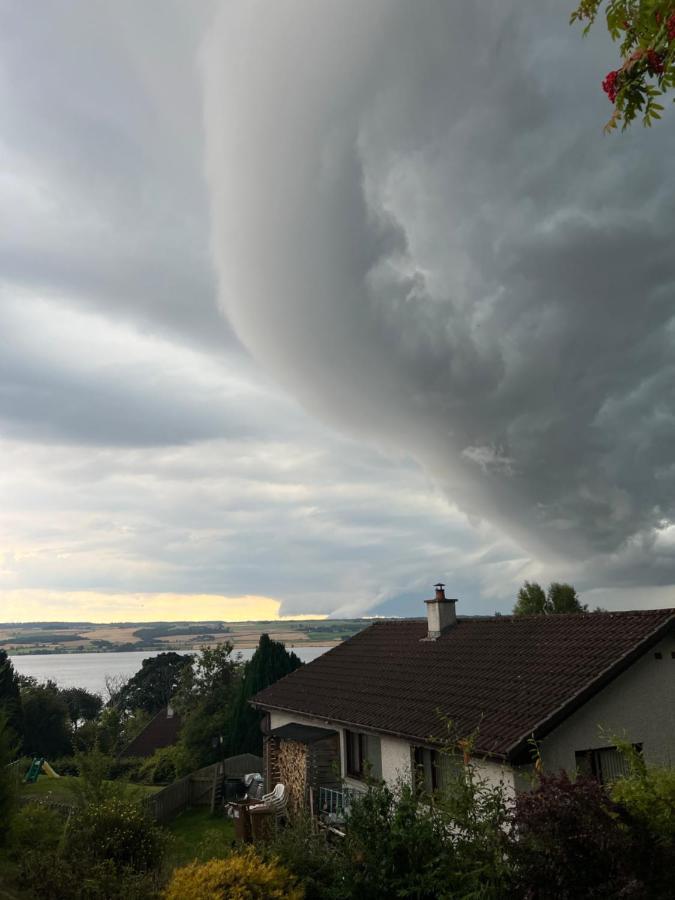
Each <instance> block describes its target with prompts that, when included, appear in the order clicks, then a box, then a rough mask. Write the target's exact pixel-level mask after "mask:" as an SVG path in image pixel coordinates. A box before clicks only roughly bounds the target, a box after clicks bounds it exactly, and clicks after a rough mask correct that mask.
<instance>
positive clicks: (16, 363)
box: [0, 0, 675, 621]
mask: <svg viewBox="0 0 675 900" xmlns="http://www.w3.org/2000/svg"><path fill="white" fill-rule="evenodd" d="M572 5H574V4H573V3H572V2H571V0H570V3H569V4H566V3H564V2H562V0H518V2H515V0H514V2H510V0H475V2H473V3H470V4H467V3H459V2H451V0H445V2H444V0H415V2H414V3H411V2H409V0H368V2H367V3H364V2H363V0H274V2H273V3H270V2H269V0H265V2H263V0H222V2H213V3H206V2H202V3H199V4H186V3H183V2H179V0H143V2H142V3H138V2H136V0H117V2H115V3H111V2H107V0H105V2H104V0H52V2H50V3H49V4H38V3H34V2H31V0H26V2H21V3H16V2H11V0H0V9H1V10H2V21H3V27H2V29H1V31H0V155H1V159H2V164H1V166H0V463H1V465H0V604H1V606H0V620H5V621H6V620H14V619H24V620H26V619H54V618H64V619H94V620H99V621H107V620H122V619H124V620H128V619H153V618H162V617H169V618H178V619H190V618H193V619H194V618H200V617H208V618H223V619H227V618H235V617H236V618H257V617H265V618H267V617H273V616H275V615H278V614H280V615H289V616H293V615H301V614H329V615H354V614H369V615H385V614H397V615H420V614H423V605H422V600H424V599H425V598H426V597H427V596H429V595H430V592H431V589H432V585H433V583H434V582H435V581H437V580H439V579H440V580H443V581H445V582H447V585H448V590H449V592H450V593H451V594H452V595H453V596H458V597H459V598H460V601H461V606H460V608H459V612H463V613H491V612H493V611H495V610H501V611H508V610H509V609H510V608H511V606H512V604H513V598H514V595H515V592H516V590H517V587H518V585H519V584H520V583H522V581H523V580H524V579H525V578H536V579H538V580H541V581H542V582H545V583H548V582H549V581H551V580H568V581H573V582H574V583H575V585H576V586H577V588H578V589H579V590H580V591H581V593H582V594H583V598H584V600H586V601H588V602H589V603H590V604H591V605H595V604H596V603H600V604H602V605H603V606H606V607H608V608H617V609H618V608H640V607H647V606H667V605H675V589H674V588H673V587H672V585H673V584H674V583H675V524H673V522H674V517H675V453H674V451H673V448H674V447H675V350H674V341H675V318H674V313H675V304H674V302H673V301H674V289H675V250H674V248H673V234H674V229H673V224H674V222H675V215H674V213H675V173H674V172H673V166H672V160H673V159H674V158H675V115H674V114H673V112H672V111H671V110H670V109H668V110H667V116H666V119H665V121H664V122H663V123H662V124H660V125H659V126H658V127H657V128H654V129H653V130H651V131H645V130H644V129H642V128H641V127H640V126H634V127H633V129H632V130H631V131H630V132H629V133H628V134H625V135H613V136H603V134H602V125H603V123H604V121H606V119H607V118H608V117H609V114H610V112H611V107H610V106H609V104H608V102H607V99H606V97H605V96H604V95H603V93H602V91H601V89H600V81H601V79H602V77H603V76H604V74H605V73H606V71H607V70H608V69H609V68H612V67H614V66H615V58H616V53H617V51H616V48H613V47H612V45H611V43H610V42H609V39H608V38H607V36H606V35H605V34H604V33H603V31H602V27H601V26H599V27H598V28H597V29H596V34H594V35H591V37H589V38H587V39H585V40H584V39H582V37H581V35H580V33H579V31H578V30H573V29H570V28H569V27H568V24H567V21H568V17H569V12H570V9H569V7H570V6H572Z"/></svg>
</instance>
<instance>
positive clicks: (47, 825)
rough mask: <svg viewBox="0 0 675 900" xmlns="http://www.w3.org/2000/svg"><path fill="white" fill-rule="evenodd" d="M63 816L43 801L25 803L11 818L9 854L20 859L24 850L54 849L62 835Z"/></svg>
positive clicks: (45, 850)
mask: <svg viewBox="0 0 675 900" xmlns="http://www.w3.org/2000/svg"><path fill="white" fill-rule="evenodd" d="M64 823H65V820H64V817H63V815H62V814H61V813H59V812H57V811H56V810H55V809H53V808H51V807H49V806H46V805H45V804H43V803H27V804H25V806H22V807H21V808H20V809H19V811H18V812H17V813H16V815H15V816H14V817H13V819H12V823H11V826H10V829H9V848H10V854H11V855H12V857H13V858H14V859H19V860H20V859H21V856H22V854H23V853H24V852H25V851H26V850H38V851H44V852H49V851H52V850H56V848H57V847H58V845H59V842H60V841H61V838H62V836H63V828H64Z"/></svg>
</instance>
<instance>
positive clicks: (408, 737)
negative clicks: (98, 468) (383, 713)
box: [248, 673, 508, 762]
mask: <svg viewBox="0 0 675 900" xmlns="http://www.w3.org/2000/svg"><path fill="white" fill-rule="evenodd" d="M291 674H292V673H291ZM248 702H249V704H250V705H251V706H252V707H253V708H254V709H260V710H265V711H270V710H274V711H275V712H285V713H291V714H292V715H297V716H305V717H306V718H309V719H316V720H317V722H322V723H323V724H324V725H328V726H330V725H342V726H344V727H345V728H349V729H356V730H357V731H367V732H370V733H371V734H377V735H380V734H383V735H385V736H386V737H396V738H400V739H401V740H404V741H412V742H414V743H415V745H416V746H419V747H431V746H433V745H432V744H430V743H429V737H428V736H427V737H425V738H420V737H419V736H418V735H415V734H406V733H405V732H403V731H388V730H387V731H385V730H384V729H378V728H372V727H370V726H368V725H363V724H362V723H360V722H346V721H345V720H343V719H327V718H326V717H325V716H319V715H317V714H316V713H310V712H307V711H305V710H301V709H290V708H289V707H286V706H272V705H271V704H269V703H256V702H255V701H254V700H249V701H248ZM439 746H440V741H439V742H438V744H436V746H435V749H438V747H439ZM476 756H480V757H485V758H488V759H497V760H499V761H500V762H508V757H507V755H506V753H496V752H491V751H489V750H479V749H478V748H476Z"/></svg>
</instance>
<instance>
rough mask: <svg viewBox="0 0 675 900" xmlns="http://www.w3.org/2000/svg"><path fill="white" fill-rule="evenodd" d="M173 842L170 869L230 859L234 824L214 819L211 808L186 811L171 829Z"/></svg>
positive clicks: (171, 824)
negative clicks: (193, 862) (228, 856)
mask: <svg viewBox="0 0 675 900" xmlns="http://www.w3.org/2000/svg"><path fill="white" fill-rule="evenodd" d="M167 827H168V831H169V832H170V833H171V836H172V840H171V843H170V845H169V849H168V853H167V865H168V868H169V869H175V868H176V867H177V866H184V865H187V863H190V862H192V861H193V860H194V859H196V860H198V861H199V862H206V861H207V860H209V859H222V858H223V857H225V856H227V854H228V852H229V851H230V849H231V847H232V843H233V841H234V822H233V821H232V819H227V818H224V817H223V816H214V815H212V814H211V812H210V811H209V810H208V809H186V810H185V812H182V813H180V815H178V816H176V818H175V819H174V820H173V821H172V822H171V823H170V824H169V825H168V826H167Z"/></svg>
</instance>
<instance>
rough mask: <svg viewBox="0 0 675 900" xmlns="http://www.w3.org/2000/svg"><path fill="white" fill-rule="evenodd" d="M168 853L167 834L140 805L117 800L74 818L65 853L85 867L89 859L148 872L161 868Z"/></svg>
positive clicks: (83, 812)
mask: <svg viewBox="0 0 675 900" xmlns="http://www.w3.org/2000/svg"><path fill="white" fill-rule="evenodd" d="M164 850H165V838H164V832H163V831H162V830H161V829H160V828H159V827H158V826H157V825H156V824H155V823H154V822H153V821H152V820H151V819H150V818H149V817H148V816H147V815H146V814H145V813H144V811H143V809H142V808H141V807H140V806H139V804H138V803H134V802H133V801H131V800H127V799H124V798H120V797H113V798H110V799H105V800H103V801H102V802H100V803H95V804H90V805H89V806H87V807H85V808H84V809H82V810H80V811H79V812H77V813H76V814H75V815H74V816H73V817H72V818H71V820H70V823H69V827H68V830H67V832H66V843H65V850H64V854H65V856H66V857H68V858H69V859H71V860H73V861H75V860H79V861H80V862H81V863H83V864H84V863H86V860H87V859H89V860H93V861H96V862H111V863H113V865H114V866H115V867H116V868H120V869H122V868H126V869H130V870H132V871H133V872H147V871H149V870H151V869H153V868H156V867H159V865H160V864H161V861H162V859H163V856H164Z"/></svg>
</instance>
